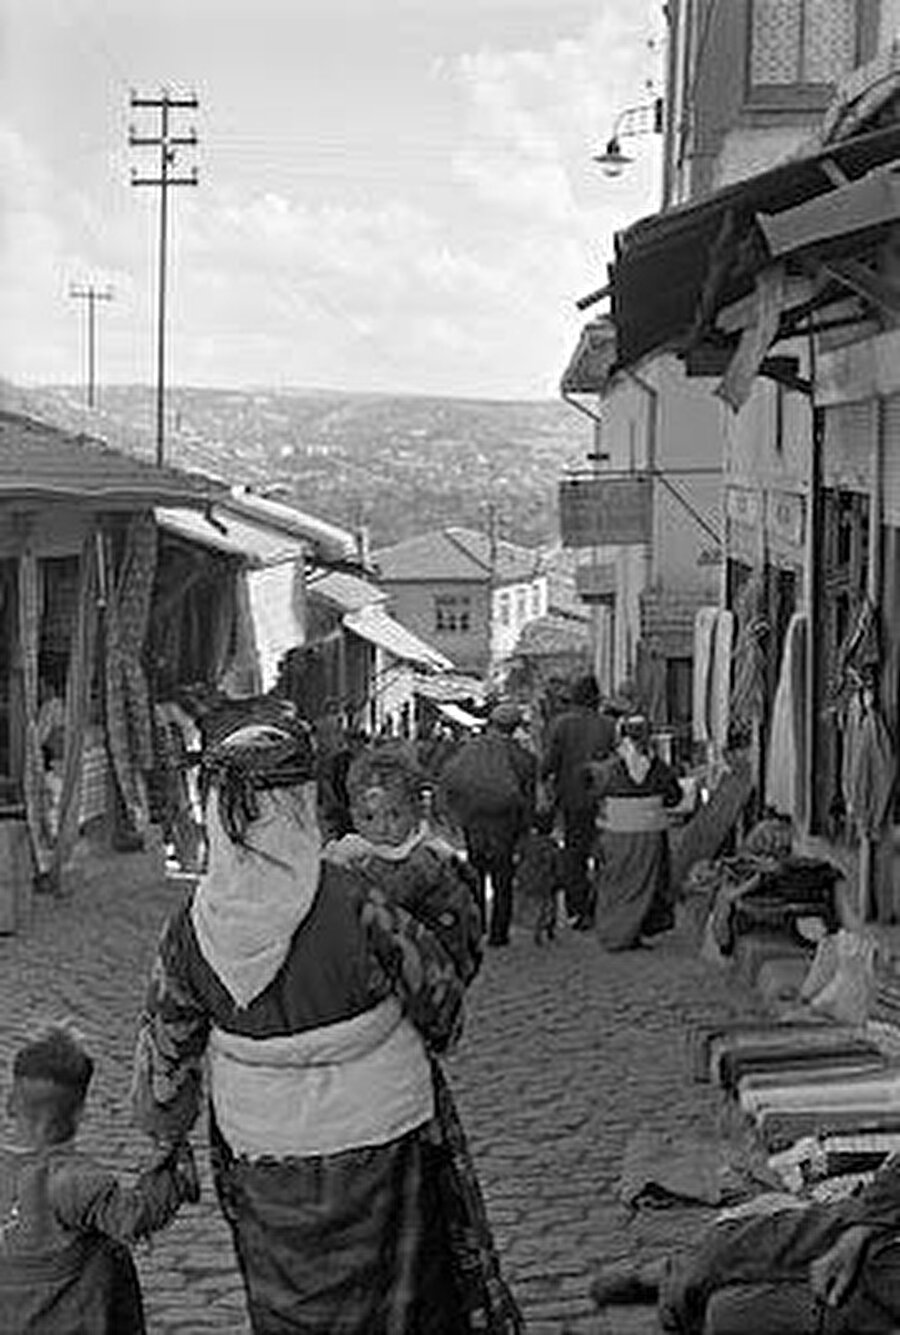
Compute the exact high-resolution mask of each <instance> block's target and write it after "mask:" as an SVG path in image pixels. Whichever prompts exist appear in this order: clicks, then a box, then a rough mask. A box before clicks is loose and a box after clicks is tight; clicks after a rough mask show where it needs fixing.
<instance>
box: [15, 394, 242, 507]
mask: <svg viewBox="0 0 900 1335" xmlns="http://www.w3.org/2000/svg"><path fill="white" fill-rule="evenodd" d="M221 492H222V488H221V487H220V486H218V485H217V484H216V483H215V482H213V481H212V480H211V479H209V478H203V477H200V476H199V475H195V474H190V473H183V472H179V471H178V470H177V469H175V468H156V467H154V465H153V464H150V463H146V462H144V461H143V460H141V459H135V458H132V457H131V456H130V455H128V454H124V453H122V451H120V450H114V449H111V448H110V447H109V446H108V445H105V444H103V442H102V441H99V440H94V439H92V438H91V437H89V436H83V435H75V434H74V433H73V432H71V431H63V430H62V429H61V428H60V427H56V426H52V425H51V424H50V423H49V422H42V421H40V420H39V419H38V418H35V417H28V416H26V415H25V414H23V413H14V412H9V411H8V410H6V409H2V408H0V500H9V501H18V500H22V501H52V500H73V501H82V502H87V503H90V502H97V503H98V504H102V505H103V506H104V508H110V507H113V508H117V507H127V508H129V509H131V508H137V507H143V506H153V505H167V506H179V505H181V506H202V505H204V504H205V503H206V501H207V500H208V499H212V497H214V496H217V495H219V494H221Z"/></svg>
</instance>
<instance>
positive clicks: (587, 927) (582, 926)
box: [572, 913, 594, 932]
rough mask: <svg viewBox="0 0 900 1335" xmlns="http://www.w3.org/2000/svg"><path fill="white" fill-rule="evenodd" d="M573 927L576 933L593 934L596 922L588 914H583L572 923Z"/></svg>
mask: <svg viewBox="0 0 900 1335" xmlns="http://www.w3.org/2000/svg"><path fill="white" fill-rule="evenodd" d="M572 927H573V929H574V930H575V931H576V932H592V931H593V930H594V920H593V918H591V917H589V916H588V915H587V914H586V913H581V914H579V915H578V917H577V918H576V919H575V921H574V922H573V923H572Z"/></svg>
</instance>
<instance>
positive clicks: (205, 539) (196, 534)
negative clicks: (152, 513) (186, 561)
mask: <svg viewBox="0 0 900 1335" xmlns="http://www.w3.org/2000/svg"><path fill="white" fill-rule="evenodd" d="M156 522H157V524H158V525H159V527H160V528H161V529H163V530H164V531H166V532H168V533H172V534H174V535H175V536H176V537H179V538H183V539H184V540H185V541H186V542H195V543H198V544H199V545H200V546H202V547H209V548H212V549H213V550H214V551H217V552H222V553H224V554H225V555H227V556H236V557H240V558H242V559H243V560H244V561H245V562H246V564H247V565H248V566H250V567H251V568H254V569H258V570H259V569H264V568H265V567H267V566H274V565H281V564H282V563H283V562H289V561H291V562H292V561H302V560H305V558H306V554H307V550H308V549H307V546H306V544H305V543H304V542H302V541H301V540H299V539H298V538H292V537H290V536H289V535H288V534H286V533H282V532H279V531H278V530H277V529H272V528H269V527H268V526H267V525H265V524H257V523H254V522H253V521H252V520H249V519H242V518H239V517H238V516H237V515H234V514H230V513H229V512H228V511H225V510H222V509H220V507H219V506H214V507H213V508H212V510H210V511H208V512H207V513H205V514H203V513H200V512H199V511H193V510H179V509H168V508H162V509H158V510H157V511H156Z"/></svg>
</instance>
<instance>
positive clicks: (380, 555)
mask: <svg viewBox="0 0 900 1335" xmlns="http://www.w3.org/2000/svg"><path fill="white" fill-rule="evenodd" d="M495 558H496V559H495V568H494V581H495V583H500V584H515V583H520V582H524V581H526V580H530V579H532V578H533V577H534V575H535V574H536V573H537V572H538V569H539V564H540V553H539V552H537V551H534V550H532V549H531V548H529V547H519V546H517V545H516V544H515V543H512V542H506V541H505V540H503V539H501V540H500V541H499V542H498V543H497V545H496V553H495ZM375 561H376V564H377V565H378V568H379V571H380V575H381V579H382V581H383V582H385V583H394V582H397V583H400V582H406V581H409V582H417V583H418V582H429V583H430V582H433V581H437V580H447V581H450V582H453V581H467V580H471V581H472V582H473V583H479V584H480V583H486V582H487V580H488V579H489V578H490V575H491V544H490V539H489V537H488V535H487V534H486V533H479V532H478V531H477V530H476V529H470V528H459V527H449V528H439V529H432V530H431V531H430V532H429V533H421V534H419V535H418V536H417V537H415V538H407V539H406V540H405V541H404V542H398V543H395V545H394V546H393V547H384V548H382V549H381V551H378V552H376V553H375Z"/></svg>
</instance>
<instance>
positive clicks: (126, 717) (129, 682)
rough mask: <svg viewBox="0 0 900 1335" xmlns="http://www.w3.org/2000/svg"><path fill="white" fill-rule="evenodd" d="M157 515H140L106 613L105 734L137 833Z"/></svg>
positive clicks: (149, 755) (145, 764)
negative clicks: (144, 652) (143, 656)
mask: <svg viewBox="0 0 900 1335" xmlns="http://www.w3.org/2000/svg"><path fill="white" fill-rule="evenodd" d="M156 541H157V537H156V523H155V521H154V518H153V514H152V512H150V511H147V512H146V513H145V514H140V515H136V516H135V517H134V518H133V519H132V520H131V522H130V523H129V525H128V531H127V534H126V538H125V547H124V551H123V553H122V559H121V562H120V564H119V570H118V576H117V578H116V579H115V583H113V580H112V579H108V580H107V585H108V587H109V589H110V595H109V598H108V601H107V607H106V729H107V740H108V743H109V749H110V754H111V756H112V761H113V773H114V775H115V779H116V783H117V784H118V787H119V791H120V793H121V795H122V799H123V801H124V804H125V807H126V810H127V811H128V814H129V818H130V819H131V821H132V823H133V825H134V828H135V829H136V830H138V831H140V830H143V829H144V828H145V827H146V824H147V816H148V811H147V795H146V783H145V779H144V776H145V775H146V774H147V773H148V772H149V771H150V770H151V769H152V768H153V722H152V716H151V713H150V700H149V693H148V689H147V681H146V678H145V676H144V668H143V664H142V663H141V653H142V650H143V647H144V639H145V636H146V633H147V624H148V620H149V614H150V597H151V594H152V591H153V578H154V574H155V571H156Z"/></svg>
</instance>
